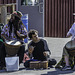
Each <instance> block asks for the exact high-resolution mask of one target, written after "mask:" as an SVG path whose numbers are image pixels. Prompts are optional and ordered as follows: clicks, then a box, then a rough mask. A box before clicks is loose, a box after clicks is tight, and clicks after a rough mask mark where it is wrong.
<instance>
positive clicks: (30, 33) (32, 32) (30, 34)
mask: <svg viewBox="0 0 75 75" xmlns="http://www.w3.org/2000/svg"><path fill="white" fill-rule="evenodd" d="M35 33H37V34H38V31H37V30H34V29H31V30H30V31H29V33H28V37H29V38H30V39H31V38H32V35H34V34H35Z"/></svg>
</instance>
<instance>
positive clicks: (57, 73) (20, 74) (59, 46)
mask: <svg viewBox="0 0 75 75" xmlns="http://www.w3.org/2000/svg"><path fill="white" fill-rule="evenodd" d="M44 39H46V40H47V42H48V46H49V49H50V50H51V58H55V59H56V60H57V62H59V60H60V59H61V56H62V51H63V47H64V45H65V44H66V42H67V41H69V40H70V38H49V37H45V38H44ZM0 75H75V71H72V70H69V71H61V70H59V69H55V68H50V69H45V70H42V69H40V70H26V69H25V68H24V66H23V64H21V65H20V70H19V71H15V72H6V71H5V70H2V71H0Z"/></svg>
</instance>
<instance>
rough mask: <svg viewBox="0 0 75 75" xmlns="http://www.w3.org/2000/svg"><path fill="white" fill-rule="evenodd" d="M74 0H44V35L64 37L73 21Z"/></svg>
mask: <svg viewBox="0 0 75 75" xmlns="http://www.w3.org/2000/svg"><path fill="white" fill-rule="evenodd" d="M74 12H75V0H45V26H44V28H45V29H44V30H45V36H46V37H65V36H66V34H67V32H68V30H69V28H70V27H71V25H72V24H73V22H74V18H75V17H74V16H73V13H74Z"/></svg>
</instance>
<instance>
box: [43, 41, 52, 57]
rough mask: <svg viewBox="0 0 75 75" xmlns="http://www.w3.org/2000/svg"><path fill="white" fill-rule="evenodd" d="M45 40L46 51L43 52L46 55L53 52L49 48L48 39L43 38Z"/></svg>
mask: <svg viewBox="0 0 75 75" xmlns="http://www.w3.org/2000/svg"><path fill="white" fill-rule="evenodd" d="M42 41H43V42H44V50H45V51H44V52H43V54H44V55H45V56H47V55H50V54H51V52H50V50H49V48H48V44H47V41H46V40H42Z"/></svg>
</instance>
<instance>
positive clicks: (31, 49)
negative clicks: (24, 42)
mask: <svg viewBox="0 0 75 75" xmlns="http://www.w3.org/2000/svg"><path fill="white" fill-rule="evenodd" d="M33 50H34V47H33V46H30V47H29V49H28V52H29V54H32V52H33Z"/></svg>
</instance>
